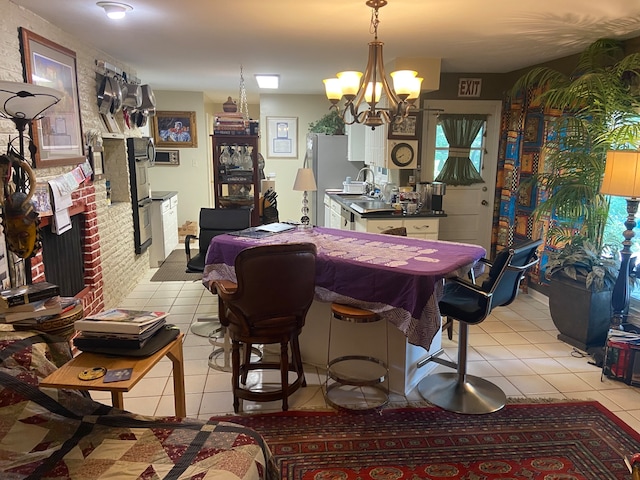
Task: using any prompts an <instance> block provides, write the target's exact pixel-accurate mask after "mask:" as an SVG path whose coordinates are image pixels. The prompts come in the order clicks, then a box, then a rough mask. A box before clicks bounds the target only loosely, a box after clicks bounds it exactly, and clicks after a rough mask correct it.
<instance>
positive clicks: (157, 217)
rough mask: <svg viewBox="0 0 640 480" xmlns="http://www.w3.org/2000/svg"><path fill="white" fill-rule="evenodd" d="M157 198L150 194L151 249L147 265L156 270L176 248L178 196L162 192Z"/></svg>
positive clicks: (173, 193)
mask: <svg viewBox="0 0 640 480" xmlns="http://www.w3.org/2000/svg"><path fill="white" fill-rule="evenodd" d="M162 193H164V194H165V195H160V196H158V197H155V198H154V196H155V195H156V193H155V192H153V194H152V198H153V203H152V205H151V238H152V242H151V247H150V248H149V265H150V266H151V268H157V267H159V266H160V265H162V262H164V261H165V259H166V258H167V257H168V256H169V254H170V253H171V252H172V251H173V250H175V248H176V247H177V246H178V194H177V193H175V192H162Z"/></svg>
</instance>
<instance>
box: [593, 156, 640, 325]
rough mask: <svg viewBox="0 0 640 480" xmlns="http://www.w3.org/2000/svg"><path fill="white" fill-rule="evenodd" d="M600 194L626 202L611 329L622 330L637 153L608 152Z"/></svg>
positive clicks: (638, 183) (639, 171)
mask: <svg viewBox="0 0 640 480" xmlns="http://www.w3.org/2000/svg"><path fill="white" fill-rule="evenodd" d="M600 193H603V194H605V195H613V196H617V197H625V198H626V200H627V220H626V221H625V222H624V226H625V228H626V230H625V231H624V232H623V233H622V235H623V237H624V241H623V242H622V250H621V251H620V271H619V272H618V278H617V279H616V283H615V285H614V287H613V293H612V296H611V306H612V307H613V318H612V319H611V327H612V328H614V329H618V330H623V329H624V328H623V324H624V323H625V320H626V317H627V312H628V309H629V264H630V261H631V239H632V238H633V237H634V236H635V233H634V232H633V229H634V228H635V226H636V218H635V217H636V212H637V211H638V198H639V197H640V152H639V151H636V150H613V151H609V152H607V162H606V165H605V172H604V179H603V181H602V187H601V188H600Z"/></svg>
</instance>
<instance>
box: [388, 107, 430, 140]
mask: <svg viewBox="0 0 640 480" xmlns="http://www.w3.org/2000/svg"><path fill="white" fill-rule="evenodd" d="M421 136H422V116H421V115H419V114H418V112H413V113H410V114H409V115H407V116H406V117H405V118H404V119H403V120H402V123H390V124H389V138H394V139H399V140H420V137H421Z"/></svg>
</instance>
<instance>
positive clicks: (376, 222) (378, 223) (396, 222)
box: [356, 217, 402, 233]
mask: <svg viewBox="0 0 640 480" xmlns="http://www.w3.org/2000/svg"><path fill="white" fill-rule="evenodd" d="M397 227H402V218H398V219H391V218H382V219H371V220H362V217H356V230H358V231H360V232H370V233H382V232H383V231H384V230H389V229H390V228H397Z"/></svg>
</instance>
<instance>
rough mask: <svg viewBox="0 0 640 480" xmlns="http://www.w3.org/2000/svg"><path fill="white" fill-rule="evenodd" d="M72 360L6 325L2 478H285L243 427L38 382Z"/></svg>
mask: <svg viewBox="0 0 640 480" xmlns="http://www.w3.org/2000/svg"><path fill="white" fill-rule="evenodd" d="M70 358H71V353H70V351H69V346H68V344H67V343H66V342H64V341H60V340H57V339H55V338H54V337H49V336H47V335H45V334H41V333H37V332H13V331H0V478H2V479H4V480H14V479H25V478H27V479H50V480H59V479H82V480H92V479H95V480H105V479H138V478H139V479H149V480H151V479H193V480H195V479H198V480H204V479H211V478H215V479H216V480H217V479H247V480H249V479H256V480H260V479H267V480H271V479H276V478H279V473H278V471H277V468H276V466H275V463H274V461H273V457H272V456H271V452H270V451H269V448H268V446H267V445H266V443H265V442H264V439H263V438H262V437H261V436H260V435H259V434H258V433H256V432H255V431H254V430H251V429H249V428H246V427H243V426H241V425H237V424H234V423H229V422H216V421H213V422H212V421H208V422H205V421H200V420H195V419H187V418H184V419H182V418H176V417H148V416H142V415H136V414H132V413H128V412H124V411H122V410H118V409H115V408H112V407H108V406H106V405H102V404H100V403H97V402H94V401H92V400H91V399H90V398H89V397H88V395H86V394H84V393H82V392H77V391H67V390H57V389H44V388H43V389H39V388H38V381H39V379H41V378H44V377H45V376H46V375H48V374H49V373H51V372H52V371H54V370H55V369H56V368H57V367H58V366H59V365H62V364H63V363H64V362H66V361H68V360H69V359H70Z"/></svg>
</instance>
